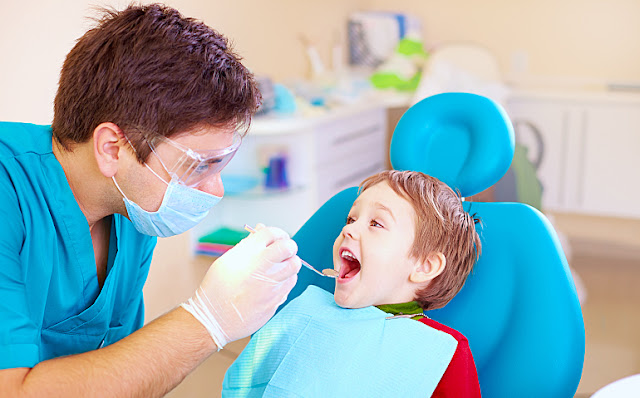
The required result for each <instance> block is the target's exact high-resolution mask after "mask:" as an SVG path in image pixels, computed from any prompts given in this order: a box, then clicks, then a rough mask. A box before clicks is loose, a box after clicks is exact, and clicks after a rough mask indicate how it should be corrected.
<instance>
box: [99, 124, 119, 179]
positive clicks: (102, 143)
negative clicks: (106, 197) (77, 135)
mask: <svg viewBox="0 0 640 398" xmlns="http://www.w3.org/2000/svg"><path fill="white" fill-rule="evenodd" d="M122 137H124V134H123V133H122V130H120V127H118V126H117V125H116V124H114V123H109V122H107V123H100V124H99V125H98V126H97V127H96V128H95V130H93V154H94V156H95V157H96V161H97V162H98V169H100V172H101V173H102V175H104V176H105V177H107V178H111V176H113V175H115V174H116V172H117V171H118V160H119V159H120V156H121V155H122V152H121V151H122V150H123V148H122Z"/></svg>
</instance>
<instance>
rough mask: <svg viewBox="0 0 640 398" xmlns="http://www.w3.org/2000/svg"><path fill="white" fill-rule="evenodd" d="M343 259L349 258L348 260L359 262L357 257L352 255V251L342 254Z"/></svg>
mask: <svg viewBox="0 0 640 398" xmlns="http://www.w3.org/2000/svg"><path fill="white" fill-rule="evenodd" d="M342 258H348V259H351V260H357V258H356V256H354V255H353V254H351V252H350V251H347V250H345V251H343V252H342Z"/></svg>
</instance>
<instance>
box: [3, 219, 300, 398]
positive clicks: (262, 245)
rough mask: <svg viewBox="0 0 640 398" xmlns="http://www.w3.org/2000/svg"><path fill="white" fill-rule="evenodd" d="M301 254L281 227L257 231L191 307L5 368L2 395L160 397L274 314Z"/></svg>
mask: <svg viewBox="0 0 640 398" xmlns="http://www.w3.org/2000/svg"><path fill="white" fill-rule="evenodd" d="M296 252H297V246H296V244H295V242H293V241H292V240H291V239H290V238H289V237H288V236H287V235H286V233H284V232H283V231H281V230H279V229H277V228H258V231H257V232H256V233H254V234H252V235H251V236H249V237H247V238H245V239H244V240H243V241H242V242H240V243H239V244H238V245H236V246H235V247H234V248H232V249H231V250H229V251H228V252H227V253H225V255H223V256H222V257H220V258H219V259H218V260H216V261H215V262H214V263H213V265H212V266H211V268H210V269H209V271H208V272H207V274H206V276H205V278H204V280H203V282H202V284H201V285H200V287H199V288H198V290H197V292H196V294H195V295H194V297H193V298H192V299H191V300H190V301H189V303H188V304H187V305H185V308H186V309H185V308H177V309H175V310H173V311H172V312H170V313H168V314H166V315H164V316H162V317H160V318H158V319H156V320H155V321H153V322H151V323H150V324H148V325H146V326H144V327H143V328H141V329H140V330H138V331H136V332H135V333H133V334H131V335H130V336H128V337H126V338H124V339H122V340H120V341H119V342H117V343H114V344H112V345H110V346H108V347H104V348H101V349H99V350H96V351H91V352H87V353H83V354H78V355H72V356H68V357H61V358H55V359H51V360H48V361H43V362H40V363H39V364H37V365H36V366H34V367H33V368H16V369H5V370H0V397H2V398H4V397H12V398H13V397H16V398H23V397H24V398H30V397H70V396H78V397H160V396H163V395H165V394H166V393H167V392H169V391H170V390H171V389H173V388H174V387H175V386H176V385H178V384H179V383H180V382H181V381H182V380H183V379H184V378H185V377H186V375H187V374H189V373H190V372H191V371H192V370H193V369H195V368H196V367H197V366H198V365H199V364H200V363H201V362H202V361H204V360H205V359H206V358H207V357H208V356H209V355H211V353H213V352H215V351H216V350H218V349H219V348H222V347H218V346H217V345H216V344H220V345H221V346H223V345H224V344H225V343H226V342H230V341H234V340H237V339H240V338H243V337H246V336H249V335H250V334H252V333H253V332H255V331H256V330H258V329H259V328H260V327H261V326H262V325H263V324H264V323H266V321H267V320H269V318H271V317H272V316H273V314H274V313H275V310H276V309H277V307H278V305H280V304H281V303H282V302H284V300H285V299H286V297H287V295H288V293H289V291H290V290H291V289H292V288H293V286H294V285H295V282H296V280H297V272H298V271H299V269H300V259H299V258H298V257H296V256H295V253H296ZM194 305H195V306H196V307H198V309H197V310H194ZM190 312H191V313H190ZM192 313H195V314H196V315H195V316H194V315H192ZM214 341H217V343H214Z"/></svg>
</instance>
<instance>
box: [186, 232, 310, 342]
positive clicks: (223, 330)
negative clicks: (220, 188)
mask: <svg viewBox="0 0 640 398" xmlns="http://www.w3.org/2000/svg"><path fill="white" fill-rule="evenodd" d="M297 251H298V246H297V245H296V243H295V242H294V241H293V240H291V238H290V237H289V235H288V234H287V233H286V232H284V231H283V230H281V229H279V228H273V227H265V226H263V225H261V224H259V225H258V226H257V227H256V232H254V233H252V234H251V235H249V236H248V237H246V238H244V239H243V240H242V241H240V242H239V243H238V244H237V245H236V246H234V247H233V248H231V249H230V250H229V251H227V252H226V253H225V254H223V255H222V256H221V257H220V258H218V259H217V260H216V261H214V262H213V264H212V265H211V267H210V268H209V270H208V271H207V273H206V275H205V277H204V279H203V280H202V283H201V284H200V287H198V289H197V290H196V292H195V294H194V295H193V297H191V298H190V299H189V300H188V301H187V302H186V303H184V304H182V307H183V308H184V309H185V310H187V311H189V312H190V313H191V314H192V315H193V316H194V317H195V318H196V319H197V320H198V321H200V323H202V324H203V325H204V326H205V327H206V328H207V330H208V331H209V334H210V335H211V338H212V339H213V341H214V342H215V343H216V345H217V346H218V350H220V349H222V347H224V346H225V345H226V344H227V343H229V342H231V341H235V340H238V339H241V338H243V337H246V336H249V335H251V334H252V333H254V332H256V331H257V330H258V329H260V328H261V327H262V326H263V325H264V324H265V323H266V322H267V321H268V320H269V319H270V318H271V317H272V316H273V314H275V311H276V309H277V308H278V306H279V305H280V304H282V303H283V302H284V301H285V300H286V299H287V295H288V294H289V292H290V291H291V289H292V288H293V286H294V285H295V284H296V281H297V279H298V271H299V270H300V266H301V263H300V258H299V257H297V256H296V253H297Z"/></svg>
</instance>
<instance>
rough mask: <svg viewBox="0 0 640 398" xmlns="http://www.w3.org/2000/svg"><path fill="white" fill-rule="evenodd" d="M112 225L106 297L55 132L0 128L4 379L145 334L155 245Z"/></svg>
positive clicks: (119, 221) (120, 223)
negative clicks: (7, 372) (12, 371)
mask: <svg viewBox="0 0 640 398" xmlns="http://www.w3.org/2000/svg"><path fill="white" fill-rule="evenodd" d="M111 217H112V220H111V237H110V240H109V259H108V265H107V277H106V280H105V282H104V286H103V287H102V289H100V286H99V285H98V278H97V274H96V263H95V258H94V253H93V244H92V241H91V235H90V233H89V225H88V223H87V220H86V218H85V217H84V214H83V213H82V211H81V210H80V207H79V206H78V203H77V202H76V200H75V198H74V196H73V193H72V191H71V188H70V187H69V183H68V182H67V179H66V177H65V174H64V171H63V169H62V167H61V166H60V163H59V162H58V161H57V159H56V157H55V156H54V155H53V152H52V148H51V128H50V127H49V126H37V125H32V124H22V123H2V122H0V369H6V368H17V367H33V366H34V365H36V364H37V363H38V362H40V361H44V360H47V359H51V358H55V357H58V356H62V355H70V354H76V353H81V352H86V351H90V350H95V349H98V348H100V347H102V346H106V345H109V344H111V343H114V342H116V341H118V340H120V339H122V338H123V337H125V336H127V335H129V334H130V333H132V332H133V331H135V330H137V329H139V328H140V327H141V326H142V324H143V321H144V303H143V297H142V286H143V285H144V282H145V280H146V278H147V274H148V272H149V264H150V262H151V255H152V252H153V249H154V247H155V244H156V238H155V237H150V236H146V235H142V234H140V233H139V232H137V231H136V230H135V228H134V227H133V224H131V222H130V221H129V220H128V219H126V218H125V217H122V216H120V215H118V214H115V215H113V216H111Z"/></svg>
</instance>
